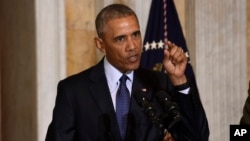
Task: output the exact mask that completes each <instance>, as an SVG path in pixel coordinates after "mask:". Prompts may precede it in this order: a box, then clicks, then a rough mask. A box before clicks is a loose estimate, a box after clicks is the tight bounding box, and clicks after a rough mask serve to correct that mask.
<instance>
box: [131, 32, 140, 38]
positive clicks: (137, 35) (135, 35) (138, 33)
mask: <svg viewBox="0 0 250 141" xmlns="http://www.w3.org/2000/svg"><path fill="white" fill-rule="evenodd" d="M140 35H141V34H140V32H135V33H134V34H133V36H134V37H140Z"/></svg>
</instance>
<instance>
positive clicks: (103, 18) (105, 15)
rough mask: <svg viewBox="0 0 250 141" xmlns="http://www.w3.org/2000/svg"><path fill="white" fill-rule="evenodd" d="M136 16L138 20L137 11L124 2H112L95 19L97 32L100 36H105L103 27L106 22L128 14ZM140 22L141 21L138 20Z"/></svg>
mask: <svg viewBox="0 0 250 141" xmlns="http://www.w3.org/2000/svg"><path fill="white" fill-rule="evenodd" d="M131 15H132V16H135V17H136V20H137V22H138V18H137V16H136V14H135V12H134V11H133V10H132V9H131V8H129V7H128V6H126V5H123V4H111V5H108V6H107V7H105V8H103V9H102V10H101V11H100V12H99V14H98V15H97V17H96V19H95V27H96V32H97V35H98V36H99V37H102V36H103V29H104V26H105V24H106V23H107V22H108V21H109V20H112V19H116V18H123V17H127V16H131ZM138 24H139V22H138Z"/></svg>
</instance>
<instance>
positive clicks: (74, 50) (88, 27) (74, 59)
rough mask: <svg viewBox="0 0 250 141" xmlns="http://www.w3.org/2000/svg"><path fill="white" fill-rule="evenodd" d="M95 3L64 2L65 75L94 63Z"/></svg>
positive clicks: (88, 0) (69, 0) (67, 0)
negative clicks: (65, 33)
mask: <svg viewBox="0 0 250 141" xmlns="http://www.w3.org/2000/svg"><path fill="white" fill-rule="evenodd" d="M94 20H95V1H93V0H66V28H67V75H72V74H74V73H77V72H80V71H82V70H84V69H86V68H88V67H90V66H92V65H93V64H95V63H96V48H95V45H94V41H93V38H94V36H95V30H94V29H95V25H94Z"/></svg>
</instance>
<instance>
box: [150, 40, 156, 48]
mask: <svg viewBox="0 0 250 141" xmlns="http://www.w3.org/2000/svg"><path fill="white" fill-rule="evenodd" d="M151 49H157V44H156V43H155V41H153V42H152V43H151Z"/></svg>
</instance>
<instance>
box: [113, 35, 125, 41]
mask: <svg viewBox="0 0 250 141" xmlns="http://www.w3.org/2000/svg"><path fill="white" fill-rule="evenodd" d="M125 36H126V35H118V36H116V37H115V38H114V40H117V39H119V38H124V37H125Z"/></svg>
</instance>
